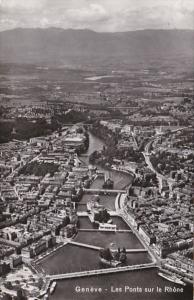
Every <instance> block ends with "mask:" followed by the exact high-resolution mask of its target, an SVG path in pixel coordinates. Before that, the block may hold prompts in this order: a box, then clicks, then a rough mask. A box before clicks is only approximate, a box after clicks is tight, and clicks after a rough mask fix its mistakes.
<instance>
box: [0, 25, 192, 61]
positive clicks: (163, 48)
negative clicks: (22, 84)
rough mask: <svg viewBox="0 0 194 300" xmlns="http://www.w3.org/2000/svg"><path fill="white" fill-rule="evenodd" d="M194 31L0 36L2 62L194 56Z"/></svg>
mask: <svg viewBox="0 0 194 300" xmlns="http://www.w3.org/2000/svg"><path fill="white" fill-rule="evenodd" d="M193 45H194V31H191V30H142V31H132V32H121V33H119V32H118V33H99V32H94V31H91V30H73V29H67V30H63V29H59V28H48V29H21V28H18V29H14V30H9V31H3V32H0V61H1V62H13V63H22V62H24V63H35V64H36V63H56V64H61V63H63V64H73V65H74V64H75V65H76V64H93V63H94V64H98V63H99V64H104V63H106V64H107V63H108V62H110V63H114V62H115V61H116V62H125V61H126V62H132V61H137V62H140V63H141V62H144V61H147V60H154V59H156V60H157V59H162V58H177V57H189V58H191V57H193V56H194V49H193Z"/></svg>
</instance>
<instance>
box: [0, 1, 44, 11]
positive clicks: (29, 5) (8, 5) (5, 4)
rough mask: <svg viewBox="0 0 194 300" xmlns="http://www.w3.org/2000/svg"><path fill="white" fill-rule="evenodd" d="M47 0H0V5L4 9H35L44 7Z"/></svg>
mask: <svg viewBox="0 0 194 300" xmlns="http://www.w3.org/2000/svg"><path fill="white" fill-rule="evenodd" d="M46 2H47V0H0V6H1V7H2V8H3V9H5V10H10V9H11V10H12V9H17V10H32V9H34V10H37V9H39V8H42V7H44V5H45V4H46Z"/></svg>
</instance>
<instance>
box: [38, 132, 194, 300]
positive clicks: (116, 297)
mask: <svg viewBox="0 0 194 300" xmlns="http://www.w3.org/2000/svg"><path fill="white" fill-rule="evenodd" d="M103 145H104V142H103V141H102V140H100V139H99V138H96V137H95V136H93V135H92V134H90V144H89V148H88V151H87V154H88V155H90V154H91V153H92V152H93V151H95V150H100V149H102V147H103ZM81 159H82V160H83V161H84V162H85V163H88V158H87V157H82V158H81ZM111 176H112V179H113V180H114V183H115V187H116V188H117V187H118V188H120V189H122V188H123V187H124V186H126V185H127V184H130V183H131V179H132V177H131V176H130V175H127V174H124V173H118V172H115V171H112V172H111ZM100 185H101V182H99V186H98V185H97V187H100ZM108 201H110V205H111V201H113V199H112V198H110V199H108V198H107V199H106V203H107V202H108ZM83 205H84V204H83ZM87 223H88V221H87V220H85V219H84V218H83V221H82V222H81V224H83V225H81V226H83V227H84V228H88V224H87ZM119 224H120V223H119ZM90 234H91V233H90ZM86 235H87V233H85V236H84V235H83V233H82V235H81V234H80V236H79V234H78V237H77V239H78V241H82V242H87V243H89V242H90V241H91V240H92V241H93V243H97V244H98V243H99V241H100V240H101V241H102V242H104V243H102V246H103V245H105V244H106V239H107V238H106V234H105V235H104V237H103V238H102V236H103V234H99V236H100V237H99V238H97V240H96V241H95V240H94V236H92V235H91V237H90V235H89V234H88V235H87V236H86ZM86 237H87V238H86ZM102 239H103V240H102ZM83 240H84V241H83ZM107 242H108V239H107ZM123 242H124V243H126V244H127V245H130V247H133V248H135V247H139V245H137V239H136V238H135V239H134V237H133V238H132V236H130V235H129V234H126V235H125V238H124V240H123ZM65 247H67V248H64V249H63V248H62V250H60V251H59V253H58V254H57V255H56V254H55V255H53V256H51V257H49V259H48V260H46V261H44V262H43V264H42V265H43V267H44V268H45V270H46V271H47V272H48V273H56V272H57V273H58V272H59V273H60V272H63V271H70V269H69V268H71V271H76V270H77V269H76V267H77V266H78V267H79V268H80V270H83V268H87V269H92V267H94V268H95V267H96V266H97V259H96V258H97V254H96V253H95V251H91V250H89V249H88V251H87V250H86V249H76V248H77V247H73V248H72V247H71V246H65ZM138 255H139V254H132V255H131V256H130V257H129V263H130V262H132V263H141V262H142V259H143V260H144V262H146V261H147V259H149V258H148V257H146V256H144V257H143V256H142V255H145V254H141V255H139V256H140V257H138ZM146 255H147V254H146ZM76 287H77V288H76ZM79 287H81V288H84V289H85V288H88V287H89V288H91V287H94V288H99V287H100V288H102V292H101V293H99V292H94V293H92V292H79V291H78V290H79ZM126 287H131V288H134V289H133V292H129V291H128V290H126V291H125V289H127V288H126ZM166 287H169V288H174V287H175V288H179V289H180V288H182V286H178V285H176V284H173V283H171V282H169V281H167V280H165V279H163V278H161V277H159V276H158V275H157V270H156V269H150V270H141V271H133V272H126V273H117V274H109V275H100V276H92V277H85V278H76V279H69V280H62V281H58V282H57V287H56V290H55V292H54V294H53V295H52V296H49V299H51V300H80V299H83V300H104V299H106V300H128V299H130V300H186V299H187V300H191V299H192V288H188V287H187V288H185V287H184V288H183V292H173V291H170V289H169V290H166V291H165V288H166ZM116 288H118V289H117V292H116ZM146 288H151V289H150V290H147V291H145V289H146ZM159 289H161V290H160V291H159Z"/></svg>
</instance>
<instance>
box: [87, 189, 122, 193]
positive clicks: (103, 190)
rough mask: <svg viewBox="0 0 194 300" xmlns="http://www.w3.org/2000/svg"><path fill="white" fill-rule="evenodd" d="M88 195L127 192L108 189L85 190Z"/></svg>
mask: <svg viewBox="0 0 194 300" xmlns="http://www.w3.org/2000/svg"><path fill="white" fill-rule="evenodd" d="M83 190H84V192H86V193H87V194H89V193H91V194H98V193H100V194H123V193H125V194H126V190H107V189H83Z"/></svg>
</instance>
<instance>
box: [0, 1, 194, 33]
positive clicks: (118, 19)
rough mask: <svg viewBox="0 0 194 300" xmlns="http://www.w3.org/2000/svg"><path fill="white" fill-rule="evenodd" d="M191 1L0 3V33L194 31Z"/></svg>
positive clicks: (193, 8) (193, 3) (192, 2)
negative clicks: (20, 29)
mask: <svg viewBox="0 0 194 300" xmlns="http://www.w3.org/2000/svg"><path fill="white" fill-rule="evenodd" d="M193 15H194V1H193V0H184V1H183V0H157V1H156V0H146V1H145V0H0V30H5V29H10V28H14V27H50V26H57V27H62V28H69V27H71V28H88V29H92V30H96V31H127V30H135V29H144V28H155V29H157V28H190V29H194V18H193Z"/></svg>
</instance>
